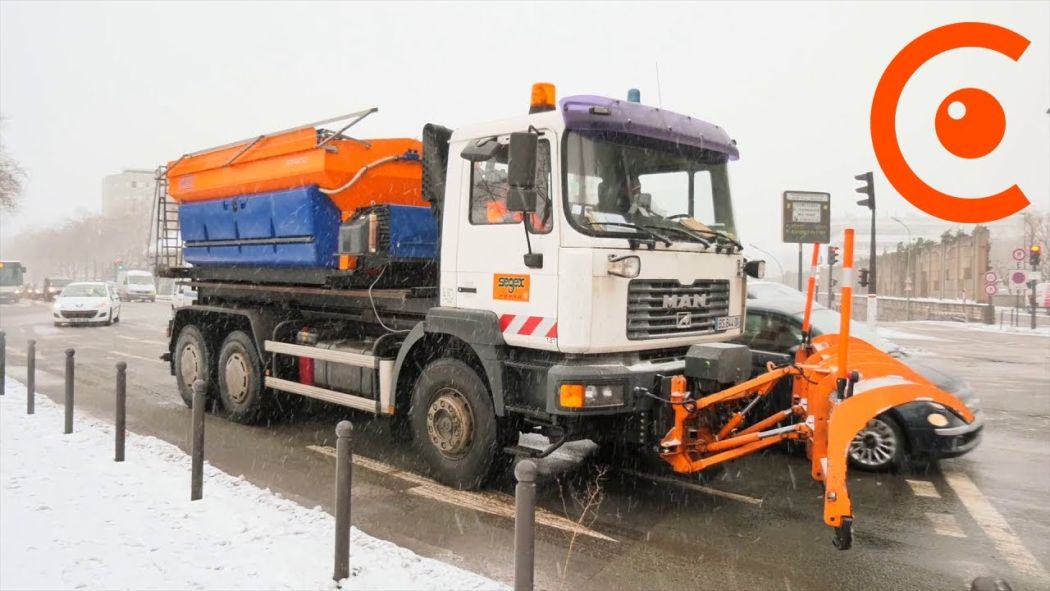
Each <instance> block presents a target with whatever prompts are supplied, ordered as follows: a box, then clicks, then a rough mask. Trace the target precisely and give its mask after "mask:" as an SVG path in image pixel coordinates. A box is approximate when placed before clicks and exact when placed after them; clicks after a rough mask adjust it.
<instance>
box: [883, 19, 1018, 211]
mask: <svg viewBox="0 0 1050 591" xmlns="http://www.w3.org/2000/svg"><path fill="white" fill-rule="evenodd" d="M1028 45H1029V41H1028V39H1026V38H1024V37H1023V36H1021V35H1019V34H1017V33H1015V32H1014V31H1011V30H1010V29H1006V28H1003V27H1000V26H997V25H991V24H988V23H954V24H951V25H945V26H943V27H939V28H936V29H933V30H932V31H929V32H927V33H925V34H923V35H921V36H920V37H918V38H917V39H915V40H914V41H912V42H911V43H909V44H908V45H907V46H905V47H904V49H902V50H901V51H900V53H898V54H897V55H896V57H894V58H893V61H891V62H890V65H889V66H887V67H886V71H885V72H883V73H882V78H881V79H880V80H879V84H878V86H877V87H876V88H875V96H874V98H872V101H871V143H872V147H874V149H875V157H876V158H877V159H878V161H879V166H880V167H882V172H883V173H884V174H885V175H886V179H887V180H888V181H889V182H890V184H891V185H893V187H894V188H895V189H897V192H899V193H900V194H901V196H902V197H904V198H905V199H907V200H908V201H909V202H910V203H911V204H912V205H914V206H915V207H918V208H919V209H921V210H923V211H925V212H926V213H928V214H930V215H934V216H937V217H939V218H941V219H943V220H948V221H952V222H959V223H980V222H990V221H993V220H998V219H1002V218H1004V217H1006V216H1008V215H1011V214H1014V213H1017V212H1018V211H1021V210H1022V209H1024V208H1025V207H1026V206H1027V205H1028V203H1029V201H1028V198H1027V197H1025V194H1024V192H1022V191H1021V189H1020V188H1019V187H1018V186H1017V185H1013V186H1011V187H1010V188H1008V189H1006V190H1004V191H1001V192H999V193H997V194H995V195H986V196H983V197H972V198H971V197H960V196H955V195H948V194H946V193H942V192H940V191H938V190H937V189H934V188H933V187H931V186H929V185H927V184H926V183H925V182H923V180H922V179H920V178H919V177H918V176H917V175H916V174H915V172H913V171H912V169H911V167H910V166H908V163H907V161H905V159H904V154H902V153H901V149H900V144H899V142H898V140H897V129H896V120H897V104H898V103H899V102H900V98H901V92H902V91H903V90H904V86H905V85H906V84H907V83H908V80H909V79H910V78H911V76H912V74H914V73H915V71H916V70H918V69H919V68H920V67H921V66H922V65H923V64H925V63H926V62H927V61H929V60H930V59H931V58H933V57H936V56H938V55H940V54H942V53H944V52H946V51H949V50H952V49H958V48H960V47H980V48H984V49H991V50H992V51H996V52H999V53H1001V54H1003V55H1005V56H1007V57H1009V58H1010V59H1012V60H1014V61H1017V60H1018V59H1020V57H1021V54H1023V53H1024V52H1025V49H1027V48H1028ZM953 103H961V104H962V105H963V106H964V107H965V109H966V112H965V114H964V115H963V116H961V117H959V118H955V117H953V116H952V115H950V114H949V113H948V108H949V106H951V105H952V104H953ZM934 128H935V129H936V131H937V139H938V140H940V142H941V145H942V146H944V147H945V148H946V149H947V150H948V151H949V152H951V153H952V154H955V155H956V156H958V157H960V158H981V157H983V156H986V155H988V154H989V153H991V151H992V150H994V149H995V148H996V146H998V145H999V142H1000V141H1002V139H1003V135H1004V134H1005V133H1006V115H1005V114H1004V113H1003V108H1002V106H1001V105H1000V104H999V101H997V100H995V97H993V96H992V95H990V94H988V93H987V92H985V91H983V90H981V89H979V88H962V89H960V90H956V91H955V92H953V93H951V94H949V95H948V96H947V97H945V99H944V101H943V102H941V105H940V107H939V108H938V109H937V114H936V116H935V119H934Z"/></svg>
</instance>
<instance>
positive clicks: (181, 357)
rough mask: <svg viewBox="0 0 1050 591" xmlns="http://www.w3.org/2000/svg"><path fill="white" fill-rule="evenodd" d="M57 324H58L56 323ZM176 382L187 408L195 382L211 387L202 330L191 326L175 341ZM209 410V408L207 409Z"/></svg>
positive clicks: (208, 351)
mask: <svg viewBox="0 0 1050 591" xmlns="http://www.w3.org/2000/svg"><path fill="white" fill-rule="evenodd" d="M56 324H57V323H56ZM174 360H175V382H176V384H177V385H178V388H179V395H180V396H182V401H183V402H185V403H186V406H189V407H192V406H193V382H194V381H196V380H204V381H205V382H207V383H208V384H209V386H210V385H211V379H210V368H211V351H210V350H209V349H208V342H207V341H206V340H204V335H202V334H201V331H200V329H198V328H197V327H196V326H194V325H192V324H189V325H187V326H185V327H183V329H182V330H181V331H179V338H178V340H177V341H175V355H174ZM205 408H207V407H205Z"/></svg>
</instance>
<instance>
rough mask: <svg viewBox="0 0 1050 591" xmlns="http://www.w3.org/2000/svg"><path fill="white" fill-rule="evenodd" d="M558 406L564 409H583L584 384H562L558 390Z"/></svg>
mask: <svg viewBox="0 0 1050 591" xmlns="http://www.w3.org/2000/svg"><path fill="white" fill-rule="evenodd" d="M558 404H560V405H561V407H562V408H583V384H562V385H561V387H560V388H558Z"/></svg>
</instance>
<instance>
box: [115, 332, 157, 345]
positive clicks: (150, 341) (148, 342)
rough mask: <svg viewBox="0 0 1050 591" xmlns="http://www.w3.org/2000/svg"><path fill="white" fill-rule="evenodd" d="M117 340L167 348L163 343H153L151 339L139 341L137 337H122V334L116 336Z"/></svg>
mask: <svg viewBox="0 0 1050 591" xmlns="http://www.w3.org/2000/svg"><path fill="white" fill-rule="evenodd" d="M117 338H118V339H124V340H126V341H135V342H136V343H147V344H150V345H160V346H162V347H163V346H167V343H165V342H164V341H155V340H153V339H140V338H138V337H129V336H128V335H124V334H118V335H117Z"/></svg>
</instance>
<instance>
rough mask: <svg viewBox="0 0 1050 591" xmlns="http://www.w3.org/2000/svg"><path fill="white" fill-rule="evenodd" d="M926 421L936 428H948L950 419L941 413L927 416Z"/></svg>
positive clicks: (932, 413)
mask: <svg viewBox="0 0 1050 591" xmlns="http://www.w3.org/2000/svg"><path fill="white" fill-rule="evenodd" d="M926 421H927V422H929V423H930V424H931V425H933V426H934V427H947V426H948V417H946V416H944V415H942V414H941V413H939V412H931V413H930V414H928V415H926Z"/></svg>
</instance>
